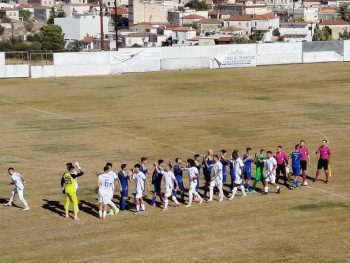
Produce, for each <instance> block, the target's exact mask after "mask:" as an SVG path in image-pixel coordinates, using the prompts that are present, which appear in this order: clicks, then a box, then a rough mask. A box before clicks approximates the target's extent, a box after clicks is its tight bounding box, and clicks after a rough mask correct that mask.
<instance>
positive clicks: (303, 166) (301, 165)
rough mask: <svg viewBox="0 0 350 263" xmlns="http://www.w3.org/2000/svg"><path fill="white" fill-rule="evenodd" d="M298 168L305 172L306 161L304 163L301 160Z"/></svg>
mask: <svg viewBox="0 0 350 263" xmlns="http://www.w3.org/2000/svg"><path fill="white" fill-rule="evenodd" d="M300 168H301V170H303V171H306V170H307V161H306V160H301V161H300Z"/></svg>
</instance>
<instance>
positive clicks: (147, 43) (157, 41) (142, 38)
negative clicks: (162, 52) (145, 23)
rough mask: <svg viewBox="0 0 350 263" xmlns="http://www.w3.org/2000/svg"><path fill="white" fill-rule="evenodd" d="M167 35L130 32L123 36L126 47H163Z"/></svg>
mask: <svg viewBox="0 0 350 263" xmlns="http://www.w3.org/2000/svg"><path fill="white" fill-rule="evenodd" d="M165 41H166V36H163V35H157V34H151V33H130V34H128V35H125V36H124V37H123V46H124V47H161V46H162V45H163V43H164V42H165Z"/></svg>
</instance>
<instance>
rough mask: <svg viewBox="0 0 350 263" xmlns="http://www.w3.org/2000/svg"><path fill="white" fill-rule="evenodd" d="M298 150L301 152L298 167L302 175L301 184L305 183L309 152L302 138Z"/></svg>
mask: <svg viewBox="0 0 350 263" xmlns="http://www.w3.org/2000/svg"><path fill="white" fill-rule="evenodd" d="M299 152H300V153H301V159H300V168H301V175H302V177H303V185H307V181H306V177H307V165H308V164H310V154H309V149H308V148H307V146H306V144H305V141H304V140H301V141H300V147H299Z"/></svg>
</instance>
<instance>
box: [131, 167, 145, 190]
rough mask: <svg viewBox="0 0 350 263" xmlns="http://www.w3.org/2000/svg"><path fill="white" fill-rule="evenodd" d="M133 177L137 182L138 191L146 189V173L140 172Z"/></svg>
mask: <svg viewBox="0 0 350 263" xmlns="http://www.w3.org/2000/svg"><path fill="white" fill-rule="evenodd" d="M132 179H133V180H134V181H135V184H136V191H137V192H143V191H144V190H145V181H146V175H145V174H144V173H143V172H138V173H137V174H133V175H132Z"/></svg>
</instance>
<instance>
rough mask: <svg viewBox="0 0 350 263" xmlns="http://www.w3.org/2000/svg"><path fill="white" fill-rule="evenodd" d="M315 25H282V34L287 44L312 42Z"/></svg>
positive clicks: (289, 23) (295, 23) (296, 23)
mask: <svg viewBox="0 0 350 263" xmlns="http://www.w3.org/2000/svg"><path fill="white" fill-rule="evenodd" d="M314 28H315V24H313V23H305V22H286V23H281V25H280V29H279V31H280V34H281V36H283V37H284V41H285V42H305V41H312V35H313V32H314Z"/></svg>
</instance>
